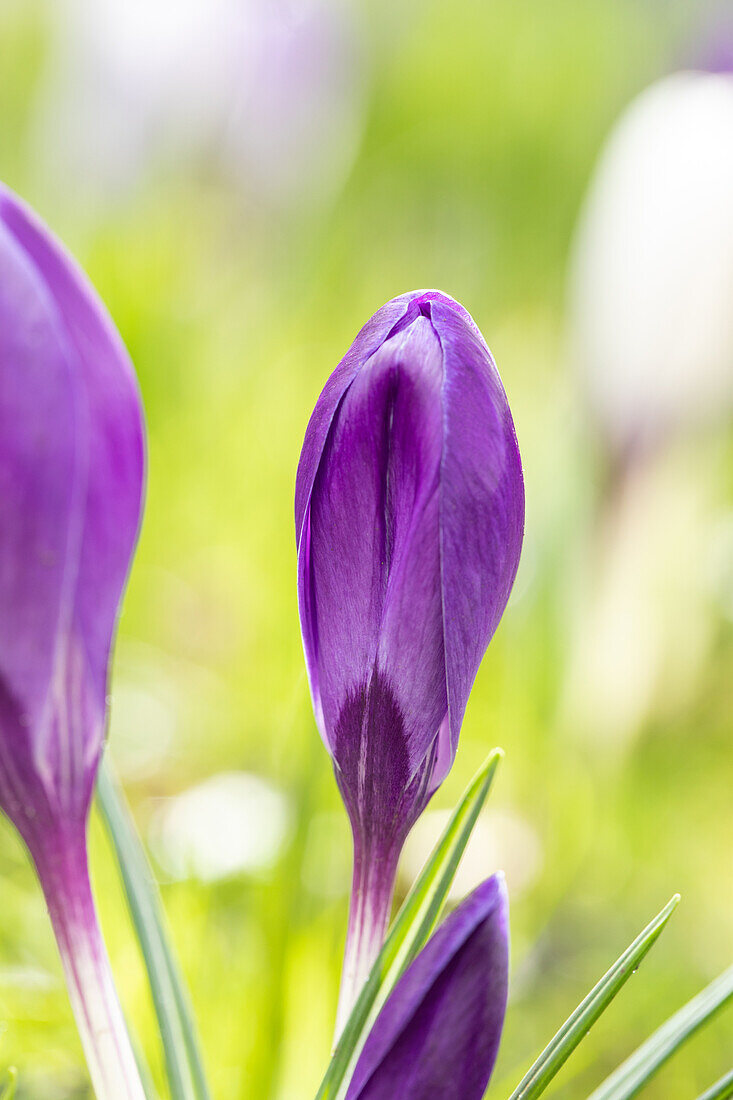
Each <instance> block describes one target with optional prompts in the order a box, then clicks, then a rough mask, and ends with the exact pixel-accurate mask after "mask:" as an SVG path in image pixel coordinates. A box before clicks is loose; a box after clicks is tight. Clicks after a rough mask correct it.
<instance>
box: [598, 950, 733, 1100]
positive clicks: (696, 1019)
mask: <svg viewBox="0 0 733 1100" xmlns="http://www.w3.org/2000/svg"><path fill="white" fill-rule="evenodd" d="M731 999H733V966H730V967H729V968H728V969H727V970H725V971H723V973H722V974H720V975H719V976H718V977H717V978H716V979H715V980H714V981H712V982H711V983H710V985H708V986H706V987H705V989H703V990H702V992H701V993H698V994H697V996H696V997H693V998H692V1000H691V1001H688V1002H687V1004H686V1005H684V1006H683V1007H682V1008H681V1009H680V1010H679V1012H675V1014H674V1016H670V1018H669V1019H668V1020H667V1021H666V1022H665V1023H663V1024H662V1026H661V1027H660V1028H658V1029H657V1030H656V1031H655V1032H654V1034H653V1035H651V1036H650V1037H649V1038H648V1039H647V1040H646V1042H644V1043H642V1045H641V1046H640V1047H639V1048H638V1049H637V1050H636V1051H634V1053H633V1054H632V1055H631V1057H630V1058H627V1059H626V1061H625V1062H623V1063H622V1065H620V1066H619V1067H618V1069H617V1070H614V1072H613V1073H612V1074H611V1076H610V1077H607V1078H606V1080H605V1081H604V1082H603V1084H602V1085H599V1087H598V1088H597V1089H596V1090H595V1092H594V1093H592V1094H591V1096H590V1097H589V1098H588V1100H629V1098H630V1097H632V1096H636V1094H637V1092H638V1091H639V1089H641V1088H642V1087H643V1086H644V1085H645V1084H646V1083H647V1081H649V1079H650V1078H651V1077H653V1076H654V1074H655V1073H656V1072H657V1070H658V1069H660V1068H661V1066H662V1065H664V1063H665V1062H666V1061H667V1059H668V1058H671V1057H672V1055H673V1054H674V1053H675V1052H676V1051H677V1050H679V1048H680V1047H681V1046H682V1044H683V1043H684V1042H686V1041H687V1040H688V1039H689V1038H690V1036H692V1035H694V1033H695V1032H696V1031H697V1030H698V1028H701V1027H702V1026H703V1025H704V1024H706V1023H707V1022H708V1021H709V1020H710V1019H711V1018H712V1017H713V1016H714V1015H715V1014H716V1012H719V1011H720V1010H721V1009H722V1008H723V1007H724V1006H725V1005H726V1004H727V1003H728V1002H729V1001H730V1000H731ZM716 1095H718V1094H717V1093H713V1096H716ZM722 1095H729V1094H726V1093H723V1094H722Z"/></svg>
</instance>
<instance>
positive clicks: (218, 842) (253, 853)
mask: <svg viewBox="0 0 733 1100" xmlns="http://www.w3.org/2000/svg"><path fill="white" fill-rule="evenodd" d="M291 821H292V811H291V807H290V803H289V801H288V799H287V797H286V796H285V794H284V792H283V791H281V790H279V789H278V788H277V787H275V786H274V785H273V784H272V783H270V782H269V780H267V779H265V778H263V777H262V776H258V775H252V774H250V773H248V772H222V773H221V774H219V775H214V776H212V777H211V778H210V779H206V780H205V781H204V782H203V783H199V784H197V785H196V786H195V787H191V788H190V789H189V790H187V791H184V792H183V793H182V794H179V795H176V796H175V797H174V798H170V799H166V800H165V801H164V802H163V803H162V804H161V805H159V806H158V808H157V810H156V812H155V814H154V815H153V819H152V821H151V825H150V832H149V840H150V847H151V849H152V851H153V853H154V855H155V857H156V859H157V860H158V862H159V864H160V866H161V867H162V868H163V870H164V871H165V872H166V873H167V874H168V875H170V877H171V878H173V879H185V878H198V879H200V880H202V881H203V882H215V881H216V880H217V879H222V878H228V877H231V876H232V875H239V874H250V875H257V874H262V873H265V872H267V871H268V870H269V869H270V868H271V867H273V866H274V865H275V863H276V862H277V860H278V859H279V858H280V855H281V854H282V851H283V849H284V847H285V844H286V841H287V838H288V835H289V833H290V828H291Z"/></svg>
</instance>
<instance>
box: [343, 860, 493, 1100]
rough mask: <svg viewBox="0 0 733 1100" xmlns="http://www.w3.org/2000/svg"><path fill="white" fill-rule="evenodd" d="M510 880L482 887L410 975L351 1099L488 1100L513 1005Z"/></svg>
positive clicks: (383, 1015) (381, 1022)
mask: <svg viewBox="0 0 733 1100" xmlns="http://www.w3.org/2000/svg"><path fill="white" fill-rule="evenodd" d="M508 975H509V919H508V904H507V896H506V887H505V885H504V876H503V875H502V874H501V873H499V874H497V875H494V876H493V877H492V878H490V879H489V880H488V881H487V882H484V883H483V884H482V885H481V886H479V887H478V888H477V889H476V890H475V891H474V892H473V893H472V894H471V895H470V896H469V897H468V898H466V900H465V901H464V902H463V903H462V904H461V905H460V906H459V907H458V908H457V909H456V910H455V912H453V913H452V914H451V915H450V917H448V919H447V920H446V921H445V922H444V923H443V924H442V925H441V927H440V928H439V929H438V931H437V932H436V933H435V935H434V936H433V937H432V939H431V940H430V941H429V942H428V944H427V946H426V947H424V948H423V950H422V951H421V953H420V954H419V955H418V957H417V958H416V959H415V961H414V962H413V963H412V965H411V966H410V967H409V968H408V969H407V970H406V971H405V973H404V974H403V976H402V978H401V979H400V980H399V982H398V983H397V985H396V986H395V988H394V990H393V991H392V993H391V995H390V997H389V999H388V1000H387V1003H386V1004H385V1006H384V1008H383V1009H382V1011H381V1012H380V1014H379V1016H378V1017H377V1020H376V1023H375V1024H374V1027H373V1028H372V1031H371V1032H370V1034H369V1037H368V1039H367V1041H366V1044H365V1046H364V1049H363V1051H362V1053H361V1056H360V1058H359V1060H358V1062H357V1064H356V1069H355V1070H354V1075H353V1077H352V1078H351V1082H350V1085H349V1089H348V1092H347V1094H346V1100H394V1097H396V1096H398V1097H399V1098H400V1100H424V1098H425V1097H434V1098H435V1100H481V1097H482V1096H483V1095H484V1092H485V1090H486V1086H487V1084H488V1083H489V1078H490V1077H491V1072H492V1070H493V1068H494V1063H495V1062H496V1055H497V1052H498V1049H499V1041H500V1039H501V1032H502V1027H503V1025H504V1014H505V1012H506V1003H507V984H508Z"/></svg>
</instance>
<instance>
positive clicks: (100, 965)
mask: <svg viewBox="0 0 733 1100" xmlns="http://www.w3.org/2000/svg"><path fill="white" fill-rule="evenodd" d="M34 858H35V862H36V867H37V870H38V875H39V878H40V881H41V886H42V889H43V893H44V896H45V899H46V904H47V906H48V912H49V916H50V918H51V924H52V926H53V931H54V934H55V936H56V942H57V944H58V949H59V954H60V956H61V962H62V964H63V968H64V975H65V977H66V984H67V987H68V992H69V999H70V1001H71V1007H72V1010H73V1013H74V1017H75V1020H76V1024H77V1027H78V1030H79V1035H80V1037H81V1042H82V1046H83V1048H84V1054H85V1057H86V1060H87V1064H88V1067H89V1074H90V1076H91V1079H92V1084H93V1086H94V1090H95V1093H96V1095H97V1098H98V1100H145V1091H144V1089H143V1086H142V1083H141V1080H140V1074H139V1071H138V1067H137V1063H136V1061H135V1055H134V1053H133V1050H132V1045H131V1043H130V1039H129V1036H128V1032H127V1027H126V1024H125V1020H124V1017H123V1015H122V1009H121V1007H120V1003H119V1000H118V997H117V993H116V991H115V986H114V980H113V977H112V971H111V967H110V962H109V957H108V955H107V950H106V947H105V945H104V940H103V938H102V933H101V930H100V927H99V919H98V916H97V911H96V906H95V904H94V898H93V895H92V888H91V883H90V880H89V866H88V860H87V852H86V840H85V837H84V832H83V831H80V833H79V834H78V835H77V834H75V833H68V834H61V835H60V836H59V837H58V838H56V841H55V843H54V844H49V843H48V841H46V843H44V846H43V849H42V850H40V851H38V852H37V853H35V855H34Z"/></svg>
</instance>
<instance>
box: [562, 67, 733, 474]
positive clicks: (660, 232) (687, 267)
mask: <svg viewBox="0 0 733 1100" xmlns="http://www.w3.org/2000/svg"><path fill="white" fill-rule="evenodd" d="M731 133H733V74H731V73H730V72H724V71H723V72H692V71H689V72H678V73H673V74H671V75H670V76H667V77H665V78H664V79H662V80H659V81H657V82H656V83H655V84H653V85H651V87H649V88H647V89H645V90H644V91H643V92H642V93H641V95H639V96H638V97H637V98H636V99H635V100H634V101H633V102H632V103H631V104H630V106H629V107H628V108H627V109H626V110H625V111H624V113H623V115H622V116H621V118H620V120H619V121H618V122H617V123H616V125H615V127H614V129H613V131H612V133H611V135H610V137H609V139H608V141H607V143H606V145H605V148H604V150H603V152H602V154H601V158H600V161H599V163H598V166H597V168H596V170H595V173H594V176H593V179H592V181H591V186H590V189H589V192H588V196H587V198H586V200H585V204H584V209H583V213H582V217H581V219H580V224H579V227H578V232H577V235H576V241H575V246H574V251H573V257H572V265H571V273H570V276H571V277H570V291H571V293H570V340H571V344H572V350H573V355H574V358H575V360H576V362H577V367H578V370H579V372H580V373H581V376H582V379H583V384H584V387H585V389H586V391H587V393H588V395H589V398H590V402H591V403H592V405H593V408H594V410H595V413H596V416H597V420H598V423H599V425H600V427H601V429H602V431H603V432H604V434H605V436H606V439H607V441H608V444H609V447H610V450H611V453H612V455H613V456H614V458H615V459H616V461H617V462H619V460H620V461H621V463H622V464H625V463H626V462H627V461H628V457H629V456H630V455H633V454H635V453H638V452H640V451H643V450H646V449H648V448H649V447H650V446H651V445H656V444H658V443H659V442H660V441H661V440H664V439H665V438H667V437H669V436H670V435H674V434H679V433H680V432H685V431H688V430H689V429H691V428H692V429H695V428H698V429H699V428H700V427H701V426H704V425H706V424H708V423H710V422H714V421H716V420H718V419H720V418H721V416H729V415H730V412H731V409H732V408H733V370H732V369H731V364H732V363H733V324H732V323H731V287H733V203H731V201H730V196H731V192H733V141H731V138H730V135H731ZM680 150H684V155H681V154H680Z"/></svg>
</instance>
